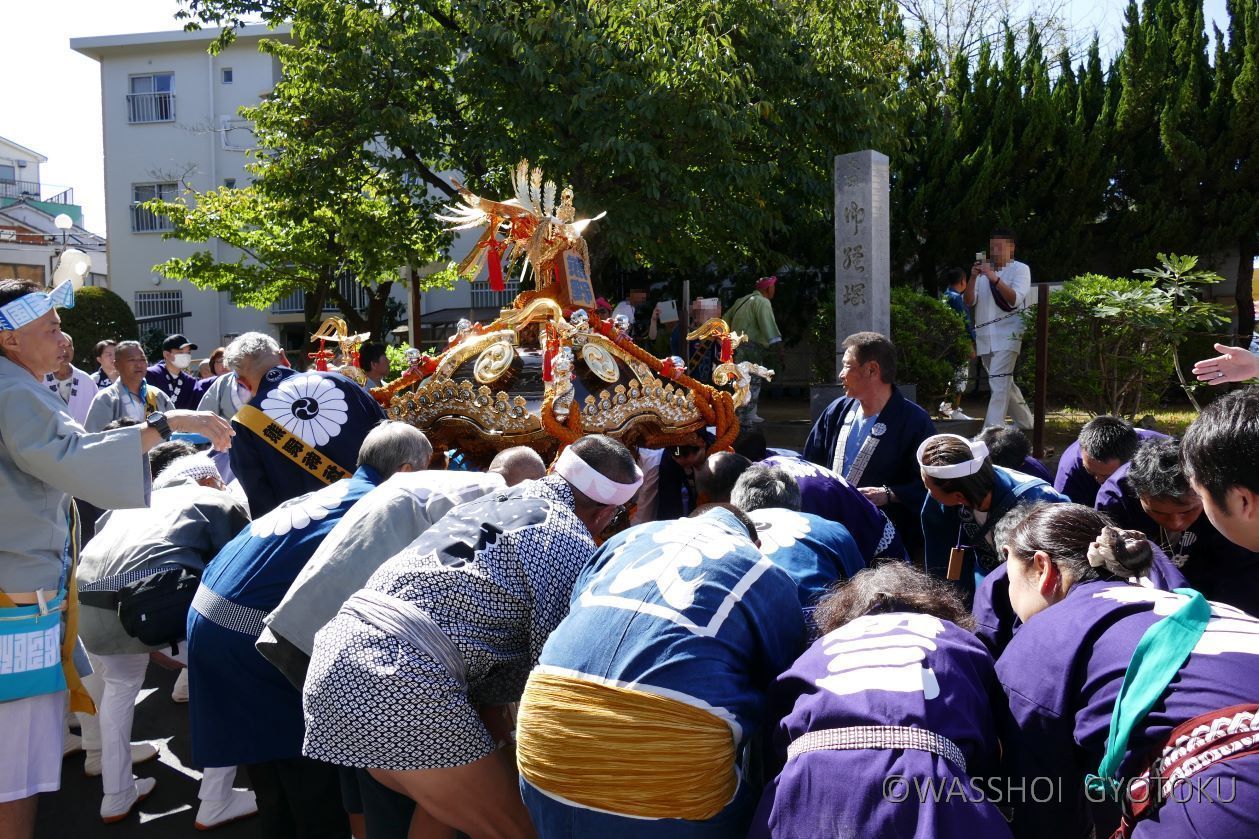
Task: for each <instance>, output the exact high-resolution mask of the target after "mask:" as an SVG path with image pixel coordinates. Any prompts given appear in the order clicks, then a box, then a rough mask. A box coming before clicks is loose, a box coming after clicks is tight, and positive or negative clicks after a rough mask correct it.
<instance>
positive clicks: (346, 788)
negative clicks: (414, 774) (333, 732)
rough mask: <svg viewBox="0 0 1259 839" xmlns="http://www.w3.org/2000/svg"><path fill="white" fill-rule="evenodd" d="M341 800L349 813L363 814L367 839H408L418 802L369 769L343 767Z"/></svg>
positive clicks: (340, 770) (339, 770)
mask: <svg viewBox="0 0 1259 839" xmlns="http://www.w3.org/2000/svg"><path fill="white" fill-rule="evenodd" d="M337 772H338V774H339V775H340V778H341V802H342V803H343V804H344V805H345V810H346V812H348V813H362V814H363V819H364V821H365V822H366V823H367V837H368V839H407V832H408V831H409V830H410V829H411V816H412V815H414V813H415V802H414V801H412V800H411V799H410V798H409V797H407V796H405V795H402V794H401V793H397V792H394V791H393V790H391V789H389V787H387V786H385V785H384V784H382V783H381V782H380V781H377V780H376V779H375V778H373V777H372V776H371V773H370V772H368V771H367V770H366V769H355V768H354V767H351V766H342V767H339V768H338V770H337Z"/></svg>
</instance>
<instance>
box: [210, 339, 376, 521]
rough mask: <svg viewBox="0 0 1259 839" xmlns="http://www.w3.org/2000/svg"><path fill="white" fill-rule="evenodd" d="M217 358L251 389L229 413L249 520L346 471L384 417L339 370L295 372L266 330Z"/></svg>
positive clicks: (237, 472) (237, 342) (235, 461)
mask: <svg viewBox="0 0 1259 839" xmlns="http://www.w3.org/2000/svg"><path fill="white" fill-rule="evenodd" d="M223 362H224V363H225V364H226V365H227V367H228V368H229V369H230V370H231V371H232V372H234V373H235V374H236V379H237V381H238V382H240V384H242V385H244V386H245V388H246V389H248V390H249V392H250V393H251V394H253V398H252V399H250V400H249V402H248V404H246V405H242V406H241V408H240V409H239V410H238V411H237V413H236V416H234V417H232V428H233V429H235V431H236V446H238V447H239V448H237V449H236V451H235V453H234V454H233V455H232V472H233V473H234V474H235V476H236V478H237V479H238V480H239V481H240V485H241V488H242V489H243V490H244V491H245V497H246V498H247V499H248V500H249V512H250V514H251V515H252V516H253V517H254V518H258V517H260V516H263V515H265V514H267V513H269V512H270V511H271V510H273V509H274V508H275V507H276V506H277V505H279V504H282V503H283V502H285V501H288V500H289V499H290V498H296V497H297V496H299V495H302V494H304V493H307V492H312V491H314V490H317V489H319V488H321V487H324V486H327V485H329V484H331V483H334V482H336V481H339V480H341V479H342V478H344V477H347V476H348V475H349V474H350V472H351V471H353V465H354V460H355V458H356V457H357V456H358V452H359V446H361V445H362V443H363V439H364V438H365V437H366V436H367V432H369V431H371V430H372V428H373V427H374V426H375V425H376V424H377V423H379V422H380V421H381V420H383V419H384V418H385V412H384V411H383V410H382V409H381V407H380V405H379V404H377V402H376V400H374V399H373V398H372V397H371V396H370V395H368V393H367V392H366V391H365V390H363V389H362V388H361V387H359V386H358V385H357V384H355V383H354V382H353V381H351V380H350V379H347V378H346V377H345V376H342V375H341V374H339V373H327V372H321V371H317V370H311V371H307V372H305V373H299V372H297V371H296V370H293V369H292V368H290V367H289V366H288V359H287V358H286V357H285V355H284V353H283V352H282V351H281V350H280V345H279V344H277V343H276V342H275V339H274V338H272V337H271V336H269V335H263V334H262V333H261V332H246V333H245V334H244V335H241V336H240V337H239V338H237V339H235V340H234V341H232V342H231V343H230V344H228V345H227V349H226V350H225V351H224V354H223Z"/></svg>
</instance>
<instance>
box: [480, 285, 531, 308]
mask: <svg viewBox="0 0 1259 839" xmlns="http://www.w3.org/2000/svg"><path fill="white" fill-rule="evenodd" d="M503 285H504V287H505V288H504V290H503V291H493V290H491V289H490V283H489V280H477V281H475V282H473V283H472V308H474V309H490V308H494V307H499V308H502V307H503V306H510V305H511V301H513V300H515V299H516V293H517V291H518V290H519V286H520V284H519V283H518V282H517V281H515V280H507V281H506V282H505V283H503Z"/></svg>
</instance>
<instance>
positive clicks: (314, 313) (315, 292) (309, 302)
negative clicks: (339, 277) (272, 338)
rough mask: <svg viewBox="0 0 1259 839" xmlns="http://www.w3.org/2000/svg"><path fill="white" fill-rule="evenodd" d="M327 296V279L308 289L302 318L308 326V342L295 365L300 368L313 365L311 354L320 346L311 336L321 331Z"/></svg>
mask: <svg viewBox="0 0 1259 839" xmlns="http://www.w3.org/2000/svg"><path fill="white" fill-rule="evenodd" d="M327 296H328V282H327V280H325V281H324V282H323V283H320V284H319V285H318V286H317V287H315V288H313V289H307V291H306V298H305V302H304V304H303V307H302V318H303V320H304V323H305V327H306V343H305V344H303V351H302V358H301V359H299V360H298V361H299V363H298V364H296V365H294V366H295V367H297V368H299V369H304V368H306V367H307V366H313V365H310V364H308V362H309V361H310V354H311V353H313V352H314V351H315V350H316V349H318V348H317V347H316V346H315V341H314V339H313V338H311V336H312V335H314V334H315V333H316V332H317V331H319V325H320V324H321V323H323V305H324V300H325V299H327Z"/></svg>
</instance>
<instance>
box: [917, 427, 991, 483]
mask: <svg viewBox="0 0 1259 839" xmlns="http://www.w3.org/2000/svg"><path fill="white" fill-rule="evenodd" d="M941 438H944V439H948V440H960V441H961V442H963V443H965V444H966V445H967V446H968V447H969V448H970V457H971V459H970V460H965V461H962V462H961V463H943V464H940V465H939V466H928V465H927V464H925V463H923V462H922V454H923V452H925V451H926V450H927V445H928V444H929V443H931V442H932V441H933V440H939V439H941ZM917 458H918V465H919V466H921V467H922V471H923V474H925V475H927V476H928V477H931V478H939V479H941V480H948V479H950V478H965V477H968V476H970V475H974V474H975V473H976V472H978V471H979V468H980V467H981V466H983V465H984V461H985V460H987V459H988V444H987V443H985V442H984V441H983V440H976V441H975V442H973V443H972V442H971V441H970V440H967V439H966V438H965V437H961V436H959V435H957V434H937V435H935V436H934V437H928V438H927V439H926V440H923V441H922V445H920V446H919V447H918V454H917Z"/></svg>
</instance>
